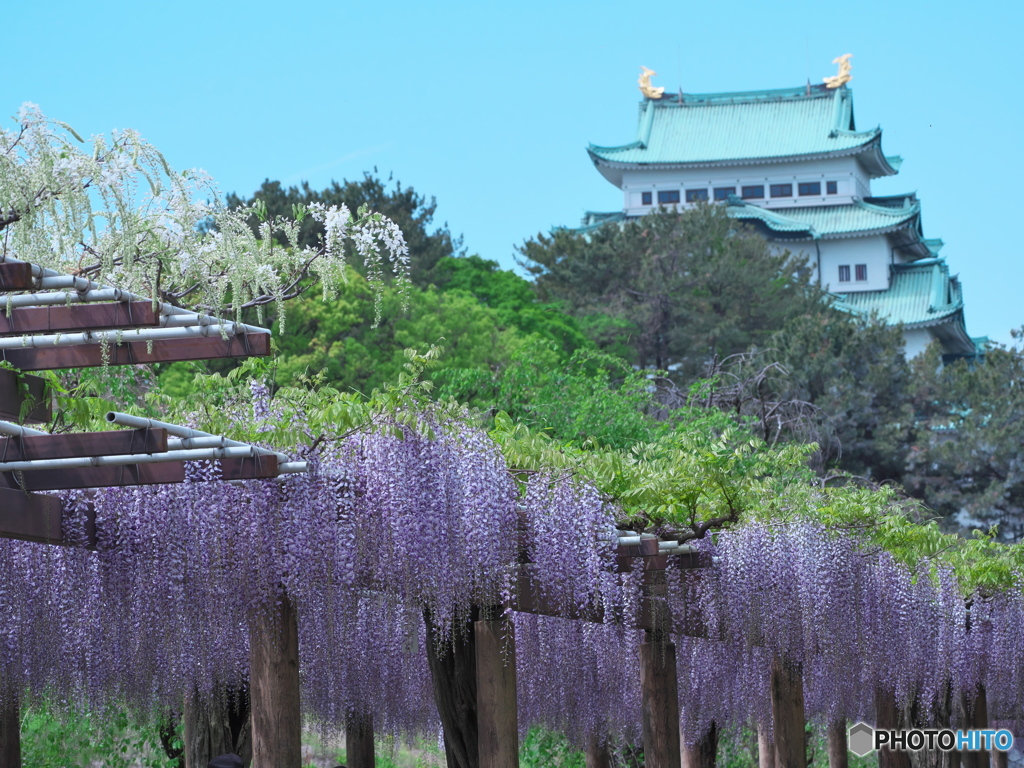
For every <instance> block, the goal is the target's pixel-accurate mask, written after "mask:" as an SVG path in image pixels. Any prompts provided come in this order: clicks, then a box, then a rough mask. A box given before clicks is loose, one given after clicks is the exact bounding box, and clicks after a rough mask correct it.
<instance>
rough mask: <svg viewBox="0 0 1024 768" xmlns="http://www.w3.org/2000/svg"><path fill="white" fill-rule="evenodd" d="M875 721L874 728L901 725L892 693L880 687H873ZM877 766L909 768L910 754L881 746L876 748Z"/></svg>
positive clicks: (881, 767) (898, 726)
mask: <svg viewBox="0 0 1024 768" xmlns="http://www.w3.org/2000/svg"><path fill="white" fill-rule="evenodd" d="M875 721H876V722H875V727H876V728H887V729H888V728H892V729H899V728H900V727H902V726H901V723H900V713H899V709H898V708H897V706H896V698H895V696H894V694H892V693H890V692H889V691H887V690H885V689H884V688H881V687H879V688H876V689H875ZM878 768H910V755H909V754H908V753H906V752H902V751H894V750H891V749H889V748H888V747H882V748H881V749H880V750H878Z"/></svg>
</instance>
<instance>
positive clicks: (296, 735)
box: [249, 594, 302, 768]
mask: <svg viewBox="0 0 1024 768" xmlns="http://www.w3.org/2000/svg"><path fill="white" fill-rule="evenodd" d="M249 668H250V672H249V675H250V678H249V685H250V688H249V696H250V702H251V706H252V768H300V766H301V765H302V714H301V712H300V711H299V625H298V620H297V617H296V614H295V607H294V606H293V605H292V601H291V600H290V599H289V597H288V595H287V594H285V595H282V597H281V600H280V602H279V605H278V607H277V609H276V610H275V609H267V610H265V611H262V612H260V613H257V614H256V615H255V616H254V618H253V620H252V624H251V627H250V642H249Z"/></svg>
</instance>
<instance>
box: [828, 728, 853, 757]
mask: <svg viewBox="0 0 1024 768" xmlns="http://www.w3.org/2000/svg"><path fill="white" fill-rule="evenodd" d="M849 766H850V747H849V745H848V744H847V740H846V721H845V720H833V721H832V722H831V723H829V724H828V768H849Z"/></svg>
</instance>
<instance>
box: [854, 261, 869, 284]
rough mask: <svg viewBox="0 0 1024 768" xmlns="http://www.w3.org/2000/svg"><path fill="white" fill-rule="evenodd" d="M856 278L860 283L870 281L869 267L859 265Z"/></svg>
mask: <svg viewBox="0 0 1024 768" xmlns="http://www.w3.org/2000/svg"><path fill="white" fill-rule="evenodd" d="M856 278H857V280H858V281H864V280H867V279H868V265H867V264H858V265H857V267H856Z"/></svg>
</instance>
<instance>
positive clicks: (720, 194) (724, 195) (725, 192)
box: [715, 187, 736, 200]
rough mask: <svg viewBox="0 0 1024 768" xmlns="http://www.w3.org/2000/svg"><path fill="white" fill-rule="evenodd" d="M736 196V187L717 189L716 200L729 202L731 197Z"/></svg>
mask: <svg viewBox="0 0 1024 768" xmlns="http://www.w3.org/2000/svg"><path fill="white" fill-rule="evenodd" d="M735 194H736V187H715V200H728V199H729V195H735Z"/></svg>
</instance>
